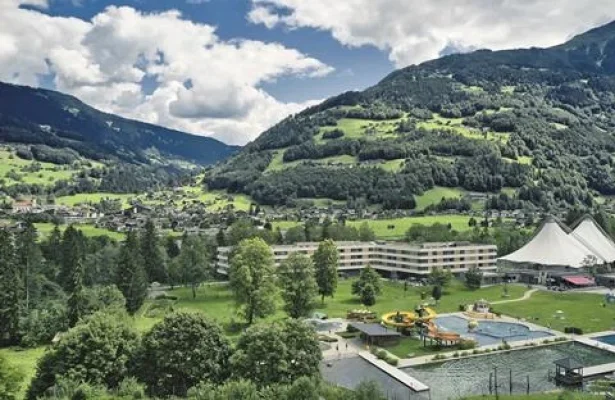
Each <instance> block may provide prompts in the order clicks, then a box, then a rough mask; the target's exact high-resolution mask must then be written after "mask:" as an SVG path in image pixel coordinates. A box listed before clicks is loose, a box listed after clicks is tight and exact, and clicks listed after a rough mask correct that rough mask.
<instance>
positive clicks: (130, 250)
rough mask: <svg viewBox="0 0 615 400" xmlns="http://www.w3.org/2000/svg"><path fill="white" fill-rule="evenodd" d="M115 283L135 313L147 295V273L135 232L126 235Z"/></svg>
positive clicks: (128, 309) (127, 306)
mask: <svg viewBox="0 0 615 400" xmlns="http://www.w3.org/2000/svg"><path fill="white" fill-rule="evenodd" d="M115 285H116V286H117V287H118V289H120V291H121V292H122V294H123V295H124V297H125V298H126V310H127V311H128V312H129V313H130V314H134V313H135V312H137V310H138V309H139V308H140V307H141V306H142V305H143V302H145V298H146V297H147V287H148V283H147V274H146V273H145V268H144V267H143V260H142V259H141V255H140V254H139V241H138V239H137V236H136V234H135V233H134V232H129V233H128V235H126V240H125V241H124V243H123V244H122V248H121V249H120V256H119V260H118V265H117V271H116V277H115Z"/></svg>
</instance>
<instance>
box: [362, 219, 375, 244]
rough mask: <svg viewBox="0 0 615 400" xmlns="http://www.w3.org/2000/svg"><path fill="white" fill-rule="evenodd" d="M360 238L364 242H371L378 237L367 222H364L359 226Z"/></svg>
mask: <svg viewBox="0 0 615 400" xmlns="http://www.w3.org/2000/svg"><path fill="white" fill-rule="evenodd" d="M359 239H360V240H361V241H363V242H370V241H372V240H374V239H376V235H375V234H374V231H373V230H372V228H370V226H369V224H368V223H367V222H363V223H362V224H361V226H359Z"/></svg>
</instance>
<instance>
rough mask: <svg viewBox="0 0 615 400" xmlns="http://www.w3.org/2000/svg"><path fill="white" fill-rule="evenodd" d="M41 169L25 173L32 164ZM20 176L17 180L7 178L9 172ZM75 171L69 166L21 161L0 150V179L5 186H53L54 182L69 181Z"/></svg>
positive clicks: (3, 149) (10, 153) (7, 151)
mask: <svg viewBox="0 0 615 400" xmlns="http://www.w3.org/2000/svg"><path fill="white" fill-rule="evenodd" d="M35 162H36V163H38V164H39V165H40V167H41V169H40V170H39V171H26V168H27V167H29V166H31V165H32V164H34V163H35ZM11 171H12V172H14V173H16V174H18V175H19V176H20V179H19V180H15V179H11V178H9V177H8V176H7V174H8V173H9V172H11ZM75 172H76V170H73V169H71V167H69V166H62V165H56V164H52V163H47V162H37V161H33V160H23V159H21V158H19V157H17V156H16V155H15V154H14V153H13V152H11V151H10V150H8V149H6V148H0V179H4V181H5V185H7V186H10V185H14V184H16V183H20V182H22V183H27V184H37V185H53V184H54V183H55V182H56V181H59V180H66V179H70V178H71V177H72V175H73V174H74V173H75Z"/></svg>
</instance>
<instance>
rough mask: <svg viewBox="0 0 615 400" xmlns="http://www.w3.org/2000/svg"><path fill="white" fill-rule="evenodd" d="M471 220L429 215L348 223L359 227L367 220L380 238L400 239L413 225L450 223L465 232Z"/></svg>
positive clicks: (451, 216)
mask: <svg viewBox="0 0 615 400" xmlns="http://www.w3.org/2000/svg"><path fill="white" fill-rule="evenodd" d="M469 220H470V217H469V216H467V215H427V216H422V217H405V218H394V219H375V220H371V219H369V220H356V221H348V222H347V224H348V225H352V226H356V227H357V228H358V227H359V226H360V225H361V224H362V223H363V222H367V223H368V225H369V226H370V227H371V228H372V230H373V231H374V233H375V234H376V237H377V238H378V239H399V238H402V237H404V235H405V233H406V231H407V230H408V228H410V226H412V225H416V224H421V225H433V224H449V223H450V224H451V226H452V228H453V229H454V230H456V231H459V232H463V231H466V230H468V229H470V227H469V226H468V221H469ZM389 225H393V226H394V228H393V229H389V228H388V226H389Z"/></svg>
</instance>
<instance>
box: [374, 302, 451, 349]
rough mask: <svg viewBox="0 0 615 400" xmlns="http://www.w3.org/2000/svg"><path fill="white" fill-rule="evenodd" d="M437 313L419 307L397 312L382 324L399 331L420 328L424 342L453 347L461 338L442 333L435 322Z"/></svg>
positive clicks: (430, 309)
mask: <svg viewBox="0 0 615 400" xmlns="http://www.w3.org/2000/svg"><path fill="white" fill-rule="evenodd" d="M436 316H437V313H436V312H435V311H434V310H433V309H432V308H429V307H424V306H421V307H417V309H416V310H415V311H396V312H391V313H388V314H384V315H383V316H382V323H383V324H384V325H386V326H389V327H394V328H397V329H411V328H419V329H420V332H421V336H422V338H423V342H424V343H425V344H427V340H429V341H430V342H431V343H432V344H433V343H434V342H435V344H437V345H439V346H451V345H455V344H457V343H459V341H460V340H461V336H460V335H459V334H457V333H454V332H444V331H440V330H439V329H438V327H437V326H436V324H435V323H434V322H433V320H434V319H435V318H436Z"/></svg>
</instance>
